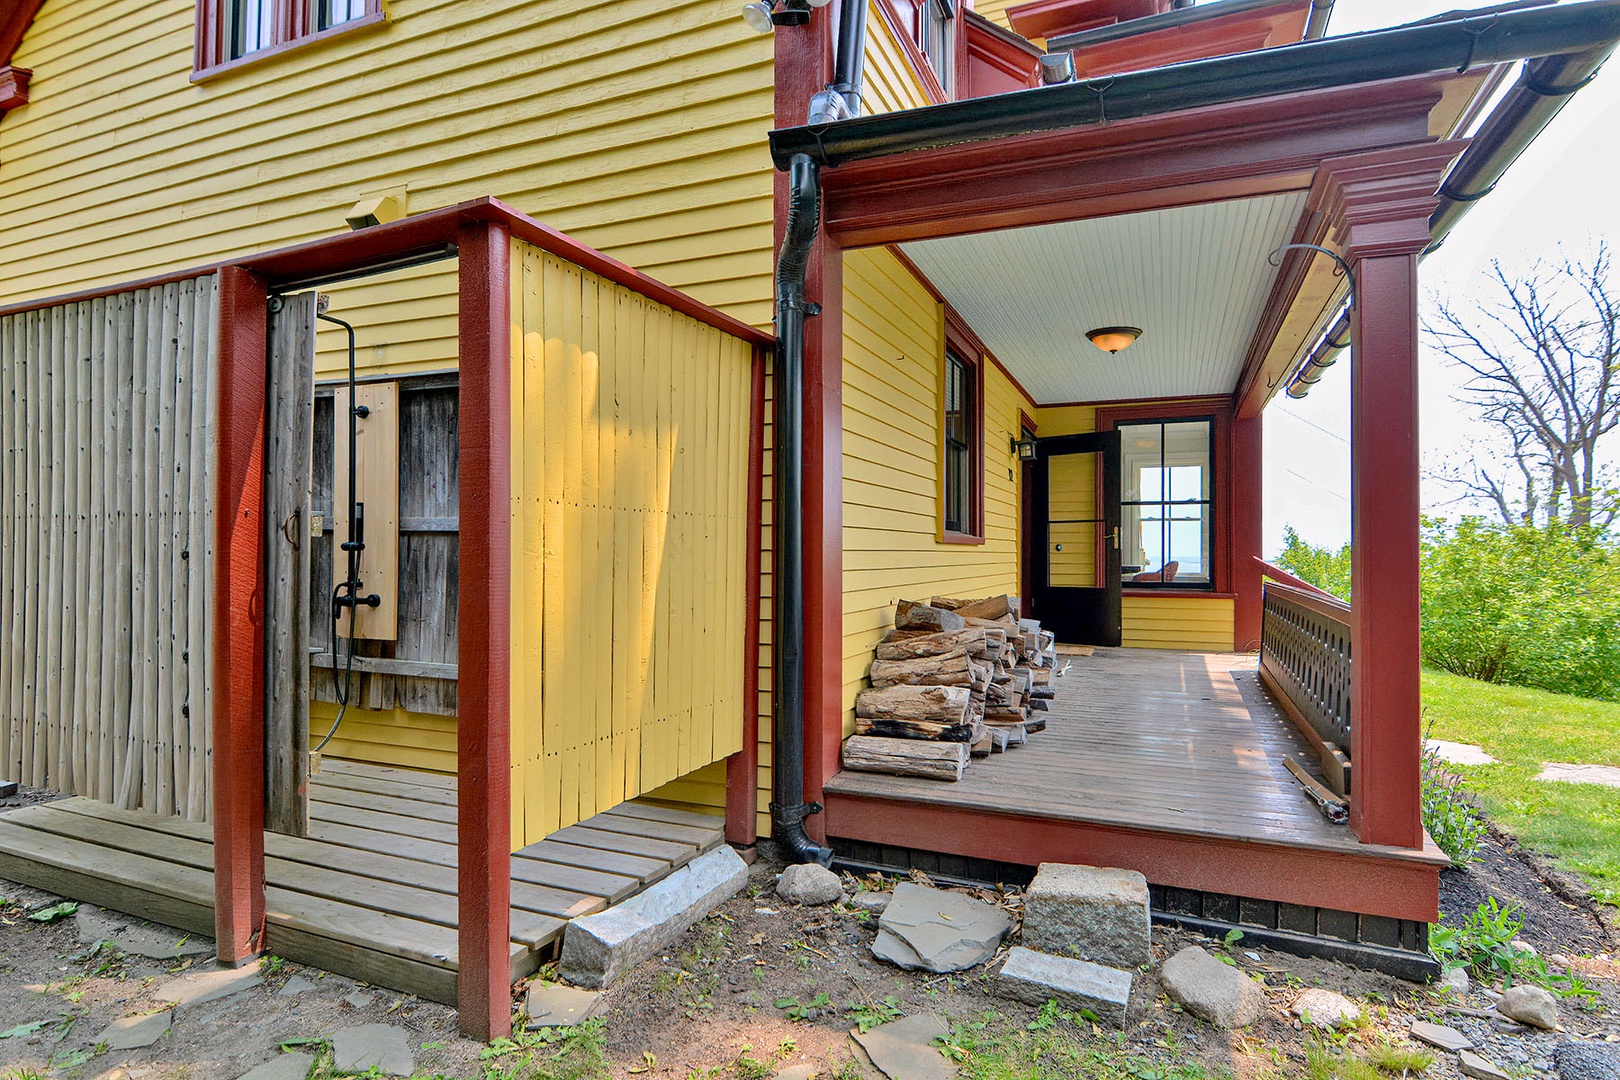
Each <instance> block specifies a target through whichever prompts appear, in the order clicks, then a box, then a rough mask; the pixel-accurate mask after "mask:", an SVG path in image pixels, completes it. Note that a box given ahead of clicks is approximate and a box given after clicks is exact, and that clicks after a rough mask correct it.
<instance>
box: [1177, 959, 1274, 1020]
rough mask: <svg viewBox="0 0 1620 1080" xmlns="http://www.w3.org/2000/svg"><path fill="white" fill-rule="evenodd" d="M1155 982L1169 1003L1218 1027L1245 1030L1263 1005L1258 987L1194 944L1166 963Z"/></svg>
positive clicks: (1261, 993)
mask: <svg viewBox="0 0 1620 1080" xmlns="http://www.w3.org/2000/svg"><path fill="white" fill-rule="evenodd" d="M1159 981H1160V982H1162V983H1163V984H1164V990H1165V993H1167V994H1169V995H1170V997H1171V999H1172V1000H1174V1001H1178V1002H1180V1003H1181V1005H1182V1007H1183V1008H1185V1009H1186V1010H1187V1011H1188V1012H1190V1013H1192V1014H1193V1015H1194V1016H1198V1017H1202V1018H1203V1019H1205V1020H1208V1021H1209V1022H1210V1023H1212V1024H1215V1025H1216V1026H1218V1027H1224V1028H1239V1027H1247V1026H1248V1025H1249V1024H1252V1023H1254V1022H1255V1020H1257V1019H1259V1017H1260V1010H1261V1009H1262V1008H1263V1007H1264V1006H1265V1003H1266V994H1265V991H1264V990H1262V989H1260V984H1258V983H1256V982H1255V981H1254V980H1253V979H1251V978H1249V977H1248V976H1247V975H1245V974H1243V972H1241V971H1239V970H1238V969H1237V968H1235V967H1232V966H1230V965H1228V964H1223V963H1221V962H1220V961H1219V960H1217V959H1215V957H1213V956H1211V955H1209V953H1207V952H1205V951H1204V950H1203V949H1200V948H1199V947H1198V946H1196V945H1189V946H1187V947H1186V948H1185V949H1182V950H1181V951H1180V952H1178V953H1176V955H1174V956H1172V957H1171V958H1170V959H1168V960H1166V961H1165V962H1164V967H1162V968H1161V969H1160V970H1159Z"/></svg>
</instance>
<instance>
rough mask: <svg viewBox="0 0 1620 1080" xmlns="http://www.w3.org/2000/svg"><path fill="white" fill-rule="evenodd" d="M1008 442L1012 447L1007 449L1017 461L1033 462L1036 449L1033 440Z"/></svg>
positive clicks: (1012, 440)
mask: <svg viewBox="0 0 1620 1080" xmlns="http://www.w3.org/2000/svg"><path fill="white" fill-rule="evenodd" d="M1009 441H1010V442H1011V444H1012V445H1011V446H1009V447H1008V449H1009V450H1011V451H1012V454H1013V456H1014V457H1016V458H1017V459H1018V460H1019V461H1034V460H1035V452H1036V447H1035V440H1034V439H1011V440H1009Z"/></svg>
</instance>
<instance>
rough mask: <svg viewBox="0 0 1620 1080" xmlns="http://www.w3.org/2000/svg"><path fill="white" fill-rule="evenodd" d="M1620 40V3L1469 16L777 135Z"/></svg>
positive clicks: (1123, 103)
mask: <svg viewBox="0 0 1620 1080" xmlns="http://www.w3.org/2000/svg"><path fill="white" fill-rule="evenodd" d="M1617 40H1620V0H1589V2H1587V3H1579V4H1568V5H1561V6H1558V7H1552V8H1535V9H1531V10H1526V11H1507V12H1496V13H1491V14H1486V15H1475V16H1464V17H1461V18H1458V19H1454V20H1451V21H1447V22H1438V23H1430V24H1423V25H1414V26H1404V27H1396V28H1394V29H1391V30H1375V31H1371V32H1369V33H1365V34H1354V35H1349V36H1346V37H1337V38H1324V39H1322V40H1319V41H1303V42H1300V43H1299V44H1297V45H1283V46H1279V47H1277V48H1275V49H1265V50H1262V51H1260V52H1256V53H1240V54H1238V55H1235V56H1223V57H1216V58H1213V59H1209V60H1194V61H1189V62H1187V63H1184V64H1172V65H1169V66H1166V67H1161V68H1152V69H1149V70H1147V71H1138V72H1131V73H1128V74H1124V75H1117V76H1113V77H1110V78H1106V79H1092V80H1087V81H1084V82H1075V83H1067V84H1062V85H1058V86H1043V87H1037V88H1035V89H1032V90H1015V91H1011V92H1009V93H1005V94H996V95H992V96H990V97H985V98H973V99H970V100H967V101H957V102H949V103H946V104H944V105H933V106H929V107H927V108H922V109H908V110H904V111H901V112H893V113H886V114H884V115H882V116H874V117H861V118H857V119H852V120H840V121H837V122H834V123H829V124H819V125H805V126H803V127H796V128H785V129H780V130H777V131H773V132H771V134H770V142H771V157H772V159H773V160H774V161H775V163H776V166H777V168H778V169H785V168H787V166H788V163H789V162H790V161H792V159H793V157H794V155H796V154H808V155H810V156H811V158H812V159H813V160H815V161H816V162H818V163H819V164H821V165H828V166H835V165H841V164H846V163H848V162H852V161H861V160H866V159H870V158H876V157H886V156H889V155H893V154H903V153H908V152H911V151H918V150H931V149H935V148H937V147H942V146H953V145H959V144H962V143H971V142H980V141H984V140H989V139H997V138H1005V137H1007V136H1012V135H1023V134H1029V133H1032V132H1040V131H1054V130H1058V129H1062V128H1070V127H1080V126H1085V125H1090V124H1099V123H1103V122H1105V121H1108V120H1125V119H1130V118H1132V117H1141V116H1153V115H1158V114H1162V113H1169V112H1179V111H1183V110H1187V109H1197V108H1204V107H1207V106H1211V105H1223V104H1227V103H1230V102H1236V101H1248V100H1252V99H1255V98H1262V97H1272V96H1276V95H1282V94H1296V93H1302V92H1304V91H1308V90H1320V89H1329V88H1332V87H1337V86H1346V85H1354V84H1358V83H1369V82H1379V81H1382V80H1385V79H1398V78H1405V77H1409V76H1414V75H1425V74H1431V73H1434V72H1441V71H1446V70H1455V71H1466V70H1468V69H1469V68H1470V67H1475V66H1480V65H1487V64H1496V63H1501V62H1503V61H1509V60H1525V59H1538V58H1541V57H1550V56H1560V55H1562V54H1579V53H1585V52H1587V51H1589V50H1594V49H1597V48H1598V47H1600V46H1605V45H1607V46H1609V47H1611V48H1612V47H1613V44H1614V42H1616V41H1617Z"/></svg>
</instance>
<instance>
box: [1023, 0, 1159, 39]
mask: <svg viewBox="0 0 1620 1080" xmlns="http://www.w3.org/2000/svg"><path fill="white" fill-rule="evenodd" d="M1168 10H1170V5H1169V3H1167V2H1166V0H1101V2H1099V0H1028V2H1027V3H1023V4H1014V5H1012V6H1011V7H1009V8H1008V9H1007V21H1008V22H1009V23H1011V24H1012V28H1013V29H1014V30H1016V31H1018V32H1019V33H1020V34H1023V35H1024V36H1025V37H1027V38H1048V37H1057V36H1058V35H1060V34H1077V33H1079V32H1080V31H1082V30H1093V29H1096V28H1098V27H1102V26H1113V25H1115V24H1116V23H1121V22H1127V21H1130V20H1134V19H1145V18H1147V17H1148V16H1150V15H1160V14H1163V13H1164V12H1166V11H1168Z"/></svg>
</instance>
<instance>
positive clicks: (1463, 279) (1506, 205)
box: [1265, 0, 1620, 555]
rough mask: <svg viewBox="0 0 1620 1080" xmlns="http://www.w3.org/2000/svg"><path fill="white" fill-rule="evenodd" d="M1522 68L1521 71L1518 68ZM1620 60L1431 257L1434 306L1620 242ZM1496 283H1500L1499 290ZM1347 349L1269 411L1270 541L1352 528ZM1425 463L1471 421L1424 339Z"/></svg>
mask: <svg viewBox="0 0 1620 1080" xmlns="http://www.w3.org/2000/svg"><path fill="white" fill-rule="evenodd" d="M1462 6H1468V5H1467V4H1465V3H1464V4H1459V3H1444V2H1439V0H1338V4H1337V6H1336V7H1335V8H1334V11H1333V20H1332V22H1331V24H1330V25H1329V32H1330V34H1335V35H1336V34H1347V33H1354V32H1357V31H1361V30H1372V29H1377V28H1379V27H1383V26H1393V25H1396V24H1399V23H1402V22H1408V21H1411V20H1413V19H1419V18H1424V17H1427V16H1430V15H1436V14H1439V13H1441V12H1445V11H1450V10H1454V9H1456V8H1457V7H1462ZM1516 74H1517V73H1516V72H1515V77H1516ZM1617 177H1620V62H1616V63H1613V64H1610V65H1609V69H1608V70H1605V71H1603V72H1602V73H1601V74H1599V76H1598V78H1597V80H1596V81H1595V82H1593V83H1592V84H1591V85H1590V86H1588V87H1586V88H1585V89H1584V90H1582V91H1580V93H1578V94H1576V95H1575V96H1574V98H1573V99H1572V100H1571V101H1570V102H1569V104H1567V105H1566V106H1565V107H1564V109H1563V111H1562V112H1560V113H1559V114H1558V117H1557V118H1556V119H1555V120H1554V121H1553V122H1552V124H1551V126H1549V127H1548V128H1547V130H1546V131H1544V132H1542V134H1541V136H1540V137H1539V138H1538V139H1537V140H1536V141H1535V143H1534V144H1533V145H1532V146H1531V147H1530V149H1529V150H1528V151H1526V152H1525V154H1524V155H1523V156H1521V157H1520V158H1519V160H1518V161H1517V162H1515V163H1514V165H1513V167H1512V168H1511V169H1510V170H1509V171H1508V173H1507V175H1506V176H1505V177H1504V178H1503V179H1502V181H1501V183H1499V184H1498V185H1497V187H1496V190H1495V191H1493V192H1492V193H1491V194H1490V195H1489V196H1488V197H1486V198H1485V199H1484V200H1482V201H1481V202H1479V203H1478V204H1476V205H1475V207H1474V208H1473V210H1472V211H1471V212H1470V213H1469V215H1468V216H1467V217H1466V218H1465V219H1464V220H1463V221H1462V223H1461V224H1459V225H1458V226H1457V227H1456V228H1455V229H1454V230H1453V231H1452V233H1451V236H1450V237H1449V238H1448V239H1447V240H1446V243H1445V245H1444V246H1443V247H1442V248H1441V249H1440V250H1439V251H1437V252H1435V253H1434V254H1433V255H1431V256H1429V257H1428V258H1427V259H1425V260H1424V262H1423V268H1422V272H1421V274H1422V283H1423V292H1424V295H1425V305H1424V306H1425V308H1428V307H1429V306H1430V302H1431V299H1430V298H1432V297H1434V296H1436V295H1444V296H1446V297H1448V298H1449V299H1451V300H1452V301H1453V302H1454V303H1457V302H1461V301H1465V300H1467V299H1469V298H1472V297H1477V296H1479V295H1481V294H1482V293H1484V294H1487V295H1488V294H1489V282H1488V281H1487V280H1486V278H1485V273H1486V272H1488V270H1489V269H1490V264H1491V260H1492V259H1493V258H1494V259H1498V260H1500V261H1501V263H1502V265H1503V267H1504V268H1505V269H1506V270H1508V272H1509V274H1510V275H1512V274H1513V272H1514V271H1515V270H1518V269H1521V268H1526V267H1528V266H1530V265H1531V264H1532V263H1533V262H1535V260H1536V259H1537V258H1545V257H1555V256H1557V254H1558V252H1559V248H1560V245H1562V246H1563V248H1564V249H1565V250H1567V251H1568V252H1569V253H1570V254H1572V255H1576V256H1580V255H1584V254H1585V253H1586V252H1588V251H1589V250H1590V249H1591V247H1592V246H1593V245H1594V243H1595V241H1596V240H1597V238H1599V237H1607V238H1609V239H1610V240H1611V241H1620V203H1617V201H1616V192H1617V190H1620V182H1617ZM1499 291H1500V290H1499V287H1498V292H1499ZM1349 360H1350V358H1349V357H1348V356H1346V357H1341V358H1340V361H1339V363H1338V364H1337V365H1336V366H1335V367H1334V368H1332V369H1331V370H1330V371H1329V372H1328V373H1327V374H1326V375H1325V376H1324V377H1323V379H1322V381H1321V382H1320V383H1319V384H1317V386H1316V388H1315V389H1314V390H1312V391H1311V393H1310V395H1309V396H1308V397H1306V398H1305V399H1304V400H1303V401H1294V400H1292V399H1290V398H1286V397H1282V396H1279V397H1278V398H1277V399H1276V400H1275V401H1274V402H1273V403H1272V404H1271V406H1270V407H1269V408H1268V409H1267V410H1266V412H1265V441H1266V480H1265V511H1266V515H1265V516H1266V522H1265V546H1266V553H1267V554H1268V555H1275V554H1276V553H1277V552H1278V551H1279V550H1280V549H1281V548H1282V535H1283V526H1284V525H1292V526H1293V527H1294V528H1295V529H1297V530H1298V531H1299V533H1300V535H1301V536H1303V537H1304V538H1305V539H1307V540H1309V541H1311V542H1313V543H1318V544H1329V545H1333V546H1337V545H1339V544H1342V543H1344V542H1345V541H1347V540H1349V538H1350V499H1349V497H1350V456H1349V455H1350V446H1349V435H1350V378H1349V376H1350V371H1349V363H1348V361H1349ZM1419 380H1420V383H1419V385H1420V387H1421V392H1422V399H1423V401H1422V406H1423V411H1422V419H1421V435H1422V440H1423V451H1424V465H1425V467H1426V468H1432V467H1433V466H1434V465H1436V464H1437V463H1438V462H1439V461H1440V460H1442V459H1443V458H1444V457H1445V456H1446V454H1447V453H1448V452H1452V453H1454V452H1455V448H1456V447H1458V446H1459V445H1462V444H1463V443H1465V442H1466V439H1467V437H1468V434H1469V432H1470V430H1471V428H1472V427H1473V425H1474V421H1473V420H1472V419H1471V417H1470V416H1469V414H1468V411H1467V409H1466V408H1465V407H1464V406H1462V405H1460V404H1459V402H1458V400H1457V387H1458V384H1459V380H1458V378H1457V375H1456V374H1455V372H1454V371H1453V370H1451V369H1449V368H1448V367H1447V365H1445V364H1444V363H1443V362H1442V361H1441V359H1440V358H1439V357H1438V356H1437V355H1435V353H1434V351H1433V350H1432V349H1429V348H1427V347H1425V350H1424V354H1423V357H1422V367H1421V370H1420V375H1419ZM1450 497H1451V493H1450V492H1448V491H1447V490H1446V489H1445V488H1444V487H1443V486H1441V485H1438V484H1435V483H1434V482H1432V481H1426V482H1425V484H1424V500H1423V501H1424V508H1425V509H1426V510H1431V511H1440V510H1443V509H1445V507H1444V505H1443V504H1444V503H1445V501H1446V500H1447V499H1448V498H1450Z"/></svg>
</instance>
